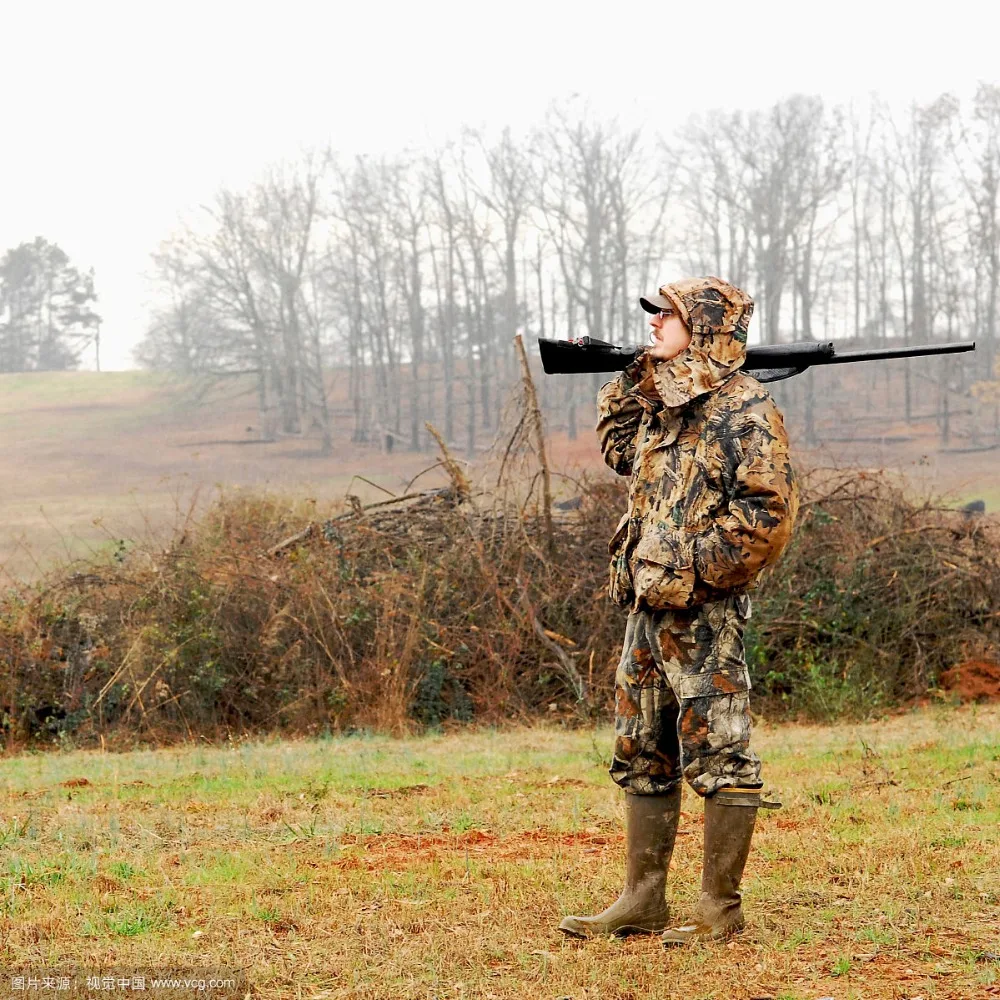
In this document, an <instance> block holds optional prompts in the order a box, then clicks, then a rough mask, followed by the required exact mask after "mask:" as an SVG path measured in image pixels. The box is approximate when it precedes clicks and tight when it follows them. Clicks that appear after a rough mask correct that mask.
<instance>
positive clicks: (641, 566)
mask: <svg viewBox="0 0 1000 1000" xmlns="http://www.w3.org/2000/svg"><path fill="white" fill-rule="evenodd" d="M635 555H636V560H637V563H638V565H637V567H636V571H635V592H636V595H637V596H638V597H641V598H642V599H643V600H644V601H645V602H646V604H648V605H649V607H650V608H652V609H653V610H657V611H659V610H664V609H666V608H687V607H690V606H691V604H692V600H693V597H694V582H695V572H694V550H693V547H692V543H691V540H690V539H688V538H687V537H685V535H683V534H682V533H680V532H679V531H675V532H666V533H659V532H658V533H656V534H654V535H646V536H644V537H643V538H642V539H640V541H639V544H638V545H637V546H636V549H635Z"/></svg>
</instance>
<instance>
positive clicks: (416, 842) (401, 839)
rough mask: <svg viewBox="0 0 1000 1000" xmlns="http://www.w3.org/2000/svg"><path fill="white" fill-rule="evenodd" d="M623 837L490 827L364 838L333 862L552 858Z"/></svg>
mask: <svg viewBox="0 0 1000 1000" xmlns="http://www.w3.org/2000/svg"><path fill="white" fill-rule="evenodd" d="M623 841H624V836H623V835H622V834H621V833H615V834H608V833H585V832H584V833H559V832H556V831H554V830H527V831H525V832H523V833H518V834H513V835H511V836H506V837H500V836H498V835H497V834H494V833H490V832H488V831H486V830H468V831H466V832H465V833H457V834H456V833H439V834H437V833H436V834H387V835H385V836H381V837H368V838H365V840H364V841H362V840H361V839H360V838H356V839H355V840H354V841H353V843H352V842H351V841H349V840H348V841H345V844H344V847H345V852H344V854H345V856H344V857H342V858H340V859H339V860H338V861H337V862H335V864H336V865H337V867H338V868H370V869H375V868H383V867H394V868H399V867H404V868H405V867H411V866H414V865H423V864H427V863H428V862H431V861H444V860H447V859H448V858H453V859H456V860H458V859H462V858H464V857H466V856H469V857H478V858H483V859H487V860H489V861H523V860H526V859H528V858H545V857H551V855H552V851H553V848H556V847H565V848H570V849H577V850H579V851H581V853H584V854H594V853H600V852H603V851H606V850H610V849H612V848H619V847H620V845H621V844H622V842H623Z"/></svg>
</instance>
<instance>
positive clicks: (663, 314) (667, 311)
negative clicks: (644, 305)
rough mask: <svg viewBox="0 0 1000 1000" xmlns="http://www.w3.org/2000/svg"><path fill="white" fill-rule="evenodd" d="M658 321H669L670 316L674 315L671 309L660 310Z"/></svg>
mask: <svg viewBox="0 0 1000 1000" xmlns="http://www.w3.org/2000/svg"><path fill="white" fill-rule="evenodd" d="M656 315H657V316H659V317H660V319H669V318H670V317H671V316H674V315H676V314H675V313H674V311H673V309H661V310H660V311H659V312H658V313H657V314H656Z"/></svg>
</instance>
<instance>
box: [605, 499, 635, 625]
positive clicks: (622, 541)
mask: <svg viewBox="0 0 1000 1000" xmlns="http://www.w3.org/2000/svg"><path fill="white" fill-rule="evenodd" d="M628 529H629V516H628V513H625V514H624V515H623V516H622V519H621V520H620V521H619V522H618V527H617V528H615V533H614V534H613V535H612V536H611V541H610V542H608V552H609V553H610V555H611V566H610V567H609V573H608V597H610V598H611V600H612V601H613V602H614V603H615V604H617V605H618V606H619V607H622V608H627V607H629V606H630V605H631V604H632V601H633V600H634V599H635V593H634V592H633V590H632V574H631V573H630V572H629V567H628V554H627V552H626V549H627V545H626V542H627V539H628Z"/></svg>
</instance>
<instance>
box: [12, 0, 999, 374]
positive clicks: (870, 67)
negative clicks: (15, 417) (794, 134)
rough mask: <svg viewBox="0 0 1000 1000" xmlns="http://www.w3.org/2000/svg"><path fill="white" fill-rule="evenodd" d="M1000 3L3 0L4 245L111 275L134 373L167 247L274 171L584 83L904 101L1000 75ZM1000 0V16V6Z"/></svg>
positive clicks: (651, 120) (646, 122)
mask: <svg viewBox="0 0 1000 1000" xmlns="http://www.w3.org/2000/svg"><path fill="white" fill-rule="evenodd" d="M997 8H1000V4H995V3H992V4H991V3H986V2H977V3H956V2H948V3H945V4H942V3H939V2H938V3H934V4H933V5H931V4H921V3H919V2H918V3H880V2H877V0H869V2H867V3H857V4H855V3H837V2H832V3H823V4H818V3H816V4H806V3H803V2H801V0H799V2H797V3H784V2H781V3H778V2H775V3H768V2H766V0H756V2H753V3H751V2H747V0H743V2H740V3H724V2H714V3H711V4H708V3H695V2H676V3H671V2H669V0H659V2H656V3H591V4H587V3H581V2H576V3H572V4H570V3H546V2H545V0H534V2H530V3H523V2H520V0H517V2H514V0H509V2H504V3H475V2H470V0H466V2H463V3H437V2H434V0H423V2H420V0H416V2H413V0H411V2H409V3H406V4H395V3H392V4H389V3H375V2H372V0H367V2H353V3H344V2H336V0H332V2H330V0H328V2H324V3H308V4H306V3H291V2H288V0H281V2H278V0H268V2H259V0H256V2H255V0H242V2H240V3H222V2H213V0H200V2H198V3H184V2H177V0H170V2H169V3H168V2H154V0H131V2H129V3H127V4H126V3H120V4H119V3H109V2H101V0H92V2H89V3H86V4H83V3H79V2H78V0H77V2H73V3H45V2H41V0H31V2H25V3H19V4H17V6H16V8H15V6H14V3H13V2H12V0H8V2H7V3H6V4H4V10H3V33H4V46H3V55H2V57H0V83H2V84H3V86H2V90H0V93H2V94H3V115H2V122H3V124H2V136H3V139H2V146H0V149H2V155H0V250H2V249H3V248H6V247H10V246H14V245H16V244H18V243H20V242H22V241H24V240H31V239H33V238H34V237H35V236H43V237H45V238H46V239H49V240H51V241H53V242H56V243H59V244H60V245H61V246H62V247H63V249H65V250H66V251H67V252H68V253H69V254H70V256H71V257H72V258H73V260H74V262H75V263H77V264H78V265H80V266H82V267H91V266H93V267H94V268H95V270H96V276H97V288H98V292H99V295H100V298H101V303H100V306H99V311H100V312H101V313H102V315H103V316H104V326H103V347H102V361H103V367H105V368H109V369H110V368H127V367H131V359H130V350H131V348H132V346H133V345H134V344H135V342H136V341H137V339H138V338H139V337H140V336H141V334H142V331H143V328H144V325H145V321H146V301H147V299H148V297H149V292H148V287H147V284H146V279H145V277H144V275H145V273H146V272H147V271H148V260H149V254H150V253H151V252H152V251H154V250H155V249H156V247H157V244H158V243H159V241H160V240H161V239H163V238H164V237H165V236H166V235H167V234H168V233H169V232H170V230H171V228H172V227H174V226H175V225H176V224H177V219H178V216H179V215H180V214H181V213H183V212H185V211H188V210H190V209H191V208H193V207H194V206H197V205H198V204H199V203H201V202H205V201H207V200H209V199H210V198H211V197H212V195H213V193H214V192H215V191H216V189H217V188H218V187H219V186H220V185H222V184H228V185H242V184H245V183H247V182H248V181H250V180H252V179H253V177H254V176H255V175H256V174H257V172H258V171H259V170H260V169H261V167H262V166H263V165H264V164H266V163H267V162H268V161H270V160H274V159H280V158H282V157H286V156H289V155H294V154H295V152H296V151H297V150H298V149H299V148H301V147H303V146H309V145H315V144H324V145H325V144H326V143H327V142H329V143H332V145H333V146H334V147H335V148H337V149H339V150H341V151H343V152H347V153H356V152H365V151H368V152H383V151H391V150H394V149H400V148H402V147H404V146H407V145H409V146H413V145H425V144H433V143H435V142H438V141H440V140H441V139H443V138H444V137H446V136H449V135H453V134H455V133H456V132H457V130H458V129H459V127H460V126H461V125H463V124H470V125H477V126H485V127H487V128H490V129H493V128H500V127H502V126H503V125H505V124H511V125H513V126H514V127H515V128H523V127H526V126H528V125H530V124H531V123H532V122H534V121H536V120H538V119H539V118H540V117H541V116H542V114H543V113H544V110H545V108H546V106H547V105H548V103H549V102H550V101H551V100H552V99H554V98H560V97H566V96H568V95H570V94H574V93H577V94H580V95H583V96H584V97H586V98H588V99H589V100H590V102H591V103H592V104H593V106H594V108H595V110H597V111H598V112H600V113H602V114H607V115H617V116H618V117H619V118H621V119H622V120H623V122H625V123H626V124H628V125H640V126H643V127H648V128H650V129H655V130H657V131H664V132H666V131H669V130H670V129H671V128H672V127H673V126H674V125H675V124H676V123H677V122H679V121H683V120H684V119H685V118H686V117H687V116H688V115H689V114H691V113H692V112H694V111H700V110H707V109H710V108H736V107H740V108H751V107H760V106H764V105H767V104H769V103H770V102H772V101H774V100H776V99H778V98H779V97H782V96H784V95H787V94H790V93H794V92H805V93H815V94H820V95H822V96H823V97H825V98H828V99H829V100H831V101H844V100H848V99H849V98H851V97H852V96H857V97H864V96H865V95H866V94H867V93H869V92H871V91H877V92H879V93H880V94H882V95H883V96H884V97H886V98H888V99H890V100H892V101H893V102H898V103H900V104H905V103H907V102H909V101H911V100H917V101H923V100H928V99H930V98H933V97H935V96H937V95H938V94H940V93H942V92H943V91H946V90H950V91H952V92H953V93H955V94H957V95H958V96H959V97H962V98H967V97H971V95H972V94H973V93H974V91H975V87H976V84H977V82H978V81H980V80H988V81H990V82H995V83H996V82H1000V57H998V55H997V44H998V43H997V38H998V31H1000V14H998V13H996V10H997ZM991 11H992V12H991Z"/></svg>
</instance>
